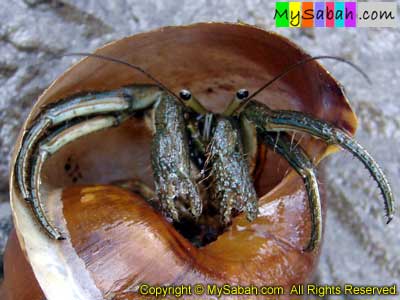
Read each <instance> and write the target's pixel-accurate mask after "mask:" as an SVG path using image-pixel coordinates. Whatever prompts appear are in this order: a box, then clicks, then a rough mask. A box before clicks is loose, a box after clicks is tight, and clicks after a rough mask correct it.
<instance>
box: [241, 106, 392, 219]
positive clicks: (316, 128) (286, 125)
mask: <svg viewBox="0 0 400 300" xmlns="http://www.w3.org/2000/svg"><path fill="white" fill-rule="evenodd" d="M242 113H243V114H244V115H245V116H246V118H248V119H249V120H250V121H252V122H253V123H254V124H255V125H256V126H257V127H258V128H259V129H260V130H261V131H263V132H268V131H287V130H294V131H300V132H306V133H309V134H311V135H312V136H314V137H317V138H320V139H322V140H323V141H325V142H326V143H328V144H330V145H338V146H340V147H342V148H343V149H345V150H347V151H349V152H351V153H352V154H353V155H354V156H355V157H356V158H357V159H358V160H360V161H361V162H362V163H363V164H364V166H365V167H366V168H367V170H368V171H369V172H370V174H371V176H372V177H373V178H374V180H375V181H376V182H377V183H378V187H379V189H380V191H381V193H382V196H383V199H384V206H385V212H386V217H387V223H389V222H390V221H391V220H392V218H393V214H394V197H393V193H392V191H391V187H390V185H389V182H388V180H387V179H386V176H385V174H384V173H383V171H382V170H381V168H380V167H379V165H378V164H377V163H376V162H375V160H374V159H373V158H372V156H371V155H370V154H369V153H368V152H367V151H366V150H365V149H364V148H363V147H362V146H361V145H360V144H358V143H357V142H356V141H355V140H354V139H353V138H351V137H350V136H349V135H348V134H346V133H345V132H344V131H342V130H340V129H339V128H336V127H334V126H333V125H331V124H329V123H327V122H324V121H321V120H318V119H315V118H313V117H311V116H309V115H307V114H304V113H302V112H297V111H287V110H271V109H270V108H268V107H267V106H265V105H262V104H260V103H258V102H255V101H250V102H249V103H248V104H247V105H246V107H245V108H244V109H243V111H242Z"/></svg>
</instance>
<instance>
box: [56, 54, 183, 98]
mask: <svg viewBox="0 0 400 300" xmlns="http://www.w3.org/2000/svg"><path fill="white" fill-rule="evenodd" d="M62 56H85V57H94V58H98V59H103V60H107V61H110V62H113V63H116V64H120V65H124V66H127V67H129V68H131V69H134V70H136V71H139V72H140V73H142V74H144V75H145V76H146V77H147V78H149V79H150V80H152V81H154V82H155V83H156V84H157V85H158V86H159V87H160V88H161V89H163V90H164V91H166V92H168V94H170V95H171V96H174V97H175V98H177V99H178V101H179V102H181V104H184V103H183V101H182V99H181V98H180V97H179V96H178V95H176V94H175V93H174V92H173V91H171V90H170V89H169V88H167V87H166V86H165V85H164V84H163V83H162V82H161V81H160V80H158V79H157V78H155V77H154V76H153V75H151V74H150V73H149V72H147V71H146V70H144V69H143V68H141V67H139V66H137V65H134V64H131V63H128V62H126V61H123V60H120V59H118V58H114V57H110V56H105V55H101V54H93V53H86V52H72V53H67V54H63V55H62Z"/></svg>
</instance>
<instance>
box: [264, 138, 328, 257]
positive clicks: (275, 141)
mask: <svg viewBox="0 0 400 300" xmlns="http://www.w3.org/2000/svg"><path fill="white" fill-rule="evenodd" d="M258 137H259V138H260V139H261V141H262V142H263V143H265V144H267V145H270V146H271V147H272V148H273V149H274V151H276V152H277V153H278V154H280V155H282V156H283V157H284V158H285V159H286V161H287V162H288V163H289V164H290V166H291V167H292V168H293V169H294V170H296V172H297V173H298V174H299V175H300V177H301V178H302V179H303V181H304V185H305V187H306V190H307V194H308V203H309V208H310V215H311V237H310V240H309V242H308V244H307V246H306V247H305V248H304V251H313V250H315V249H318V248H319V245H320V243H321V236H322V215H321V199H320V194H319V188H318V181H317V176H316V171H315V167H314V165H313V163H312V161H311V159H310V158H309V157H308V156H307V154H306V153H305V152H304V150H303V149H302V148H301V147H300V146H299V145H297V146H296V147H292V141H291V139H290V138H289V136H288V134H286V133H280V134H279V137H278V135H277V134H276V133H274V132H261V131H260V130H258Z"/></svg>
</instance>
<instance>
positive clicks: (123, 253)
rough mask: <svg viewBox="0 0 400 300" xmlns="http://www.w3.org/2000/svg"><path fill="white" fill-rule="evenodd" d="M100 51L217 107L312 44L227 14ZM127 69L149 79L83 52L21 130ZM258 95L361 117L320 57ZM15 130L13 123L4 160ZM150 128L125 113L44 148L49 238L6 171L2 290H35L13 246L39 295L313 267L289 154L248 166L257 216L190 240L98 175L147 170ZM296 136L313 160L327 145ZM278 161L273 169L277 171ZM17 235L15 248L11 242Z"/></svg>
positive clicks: (269, 281) (250, 277)
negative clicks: (58, 237) (200, 241)
mask: <svg viewBox="0 0 400 300" xmlns="http://www.w3.org/2000/svg"><path fill="white" fill-rule="evenodd" d="M95 53H97V54H102V55H107V56H111V57H115V58H119V59H121V60H124V61H127V62H130V63H134V64H137V65H140V66H141V67H142V68H143V69H145V70H147V71H148V72H150V73H151V74H153V75H154V76H156V77H157V78H159V79H160V80H162V81H163V83H164V84H165V85H166V86H168V87H169V88H170V89H172V90H173V91H174V92H178V91H179V90H180V89H182V88H187V89H189V90H191V91H192V93H193V95H196V97H197V98H198V99H199V100H200V101H201V102H202V103H203V105H204V106H205V107H206V108H208V109H210V110H212V111H214V112H221V111H223V109H224V108H225V107H226V105H227V104H228V102H229V101H230V100H231V98H232V97H233V95H234V93H235V91H236V90H238V89H239V88H246V89H248V90H250V91H253V90H255V89H257V88H258V87H260V86H261V85H262V84H264V83H265V82H266V81H268V80H269V79H271V78H273V77H274V76H276V75H278V74H279V73H280V72H282V71H283V70H284V69H285V68H286V67H287V66H289V65H292V64H294V63H296V62H298V61H300V60H302V59H304V58H305V57H307V54H305V53H304V52H303V51H302V50H301V49H299V48H298V47H297V46H296V45H294V44H293V43H291V42H290V41H288V40H287V39H285V38H283V37H281V36H279V35H277V34H274V33H270V32H267V31H264V30H261V29H258V28H256V27H252V26H248V25H239V24H226V23H200V24H194V25H190V26H180V27H165V28H161V29H158V30H155V31H151V32H147V33H142V34H138V35H134V36H131V37H127V38H124V39H122V40H119V41H116V42H113V43H110V44H108V45H106V46H104V47H102V48H100V49H98V50H97V51H96V52H95ZM132 83H152V82H150V81H149V80H148V79H147V78H145V77H144V76H143V75H142V74H140V73H136V72H134V71H132V70H130V69H127V68H126V67H125V66H122V65H118V64H113V63H110V62H107V61H103V60H98V59H94V58H85V59H83V60H81V61H80V62H79V63H77V64H75V65H74V66H73V67H71V68H70V69H69V70H67V71H66V72H65V73H64V74H63V75H61V76H60V77H59V78H58V79H57V80H56V81H55V82H54V83H53V84H52V85H51V86H50V87H49V88H48V89H47V90H46V91H45V92H44V93H43V94H42V95H41V97H40V98H39V100H38V101H37V103H36V104H35V106H34V107H33V109H32V112H31V113H30V115H29V117H28V119H27V120H26V122H25V124H24V127H23V130H26V129H27V128H29V127H30V126H31V125H32V123H33V121H34V119H35V117H37V116H38V115H39V114H40V112H41V110H42V109H43V107H44V106H45V105H48V104H50V103H56V102H57V101H58V100H60V99H62V98H65V97H67V96H71V95H74V94H77V93H81V92H89V91H102V90H112V89H116V88H119V87H121V86H124V85H129V84H132ZM257 100H258V101H260V102H263V103H265V104H267V105H269V106H270V107H271V108H273V109H277V108H280V109H292V110H299V111H304V112H308V113H310V114H312V115H313V116H315V117H317V118H320V119H323V120H326V121H329V122H331V123H333V124H334V125H336V126H337V127H339V128H341V129H343V130H346V131H347V132H348V133H350V134H353V133H354V131H355V129H356V123H357V121H356V117H355V115H354V114H353V112H352V110H351V108H350V106H349V104H348V102H347V100H346V98H345V96H344V94H343V91H342V89H341V88H340V86H339V85H338V83H337V82H336V81H335V80H334V79H333V78H332V77H331V76H330V75H329V73H328V72H327V71H326V70H325V69H324V68H323V67H321V66H320V65H319V64H318V63H316V62H311V63H308V64H306V65H304V66H303V67H301V68H299V69H298V70H296V71H293V72H291V73H290V74H288V75H287V76H285V77H284V78H282V79H281V80H279V81H278V82H276V83H275V84H274V85H273V86H271V87H270V88H268V89H267V90H265V91H263V92H262V93H261V94H260V95H259V96H258V97H257ZM21 138H22V132H21V134H20V135H19V138H18V141H17V144H16V147H15V152H14V160H13V162H15V156H16V153H17V152H18V150H19V147H20V144H21ZM150 141H151V132H150V131H149V130H148V128H147V127H146V125H145V124H144V122H139V121H137V120H136V119H132V120H130V121H128V122H127V123H125V124H123V125H122V126H120V127H118V128H113V129H109V130H106V131H103V132H99V133H95V134H92V135H90V136H89V137H87V138H84V139H80V140H77V141H75V142H73V143H72V144H70V145H68V146H66V147H65V148H63V149H62V150H61V151H59V152H58V153H57V154H56V155H54V156H53V157H52V158H50V159H49V160H48V162H47V163H46V165H45V167H44V170H43V173H42V174H43V176H42V191H41V192H42V195H43V196H42V198H43V199H46V203H45V206H46V207H47V211H48V214H49V216H50V219H51V220H54V223H55V225H56V226H57V227H58V228H60V229H61V231H62V232H63V234H64V235H65V236H66V237H67V240H66V241H61V242H58V241H54V240H50V239H49V238H48V237H47V236H46V235H45V234H44V232H43V231H42V230H41V229H40V227H39V225H38V224H37V223H36V221H35V220H34V218H33V216H32V213H31V211H30V209H29V207H28V206H27V205H26V203H25V201H24V200H23V199H22V197H21V195H20V194H19V192H18V188H17V186H16V182H15V178H14V174H13V172H11V177H10V178H11V179H10V186H11V203H12V211H13V217H14V224H15V231H16V234H17V236H18V241H19V245H18V243H17V242H16V239H15V238H12V239H10V241H11V242H10V245H9V247H8V250H7V251H8V252H7V253H8V254H7V256H6V260H7V261H6V268H5V282H4V284H3V287H2V290H1V292H0V295H2V296H3V298H4V299H20V300H23V299H34V298H32V297H31V296H32V295H30V296H29V297H28V296H26V297H25V298H24V297H23V296H16V295H17V294H16V293H17V292H16V291H15V288H16V287H15V285H16V281H12V280H11V279H9V278H8V276H9V275H8V274H9V272H10V270H9V269H10V267H8V266H10V264H9V260H15V261H19V262H21V265H24V269H22V270H21V271H20V272H21V274H25V275H26V276H27V277H22V275H21V276H20V279H17V280H18V289H21V288H22V289H23V287H24V286H25V285H28V284H30V285H34V283H32V282H31V281H30V280H37V283H38V284H37V285H35V286H36V288H39V287H40V289H41V291H42V292H43V294H44V295H45V296H46V298H47V299H48V300H52V299H57V300H60V299H74V300H78V299H136V297H138V295H137V294H134V293H133V292H134V287H135V286H136V285H137V284H138V283H140V282H146V283H148V284H153V285H163V284H168V285H170V284H174V285H179V284H195V283H216V284H224V283H232V284H241V285H248V284H255V285H280V286H286V287H287V286H290V285H292V284H297V283H304V282H307V281H309V280H310V279H311V276H312V273H313V270H314V269H315V266H316V264H317V261H318V254H319V253H318V251H315V252H311V253H305V252H303V251H302V248H303V247H304V245H305V244H306V243H307V240H308V238H309V235H310V221H309V219H310V217H309V212H308V204H307V203H308V202H307V196H306V193H305V190H304V186H303V183H302V181H301V179H300V178H299V177H298V176H297V174H296V173H294V171H290V172H289V174H288V175H286V176H285V173H286V170H287V168H288V167H287V163H286V162H284V161H283V160H282V159H280V158H279V159H278V157H277V159H268V158H267V160H266V165H265V166H262V168H263V171H262V172H259V173H260V176H259V177H258V178H257V180H256V188H257V192H258V194H259V195H260V196H262V197H261V198H260V204H259V205H260V215H259V217H258V218H257V219H256V221H254V222H253V223H248V222H247V221H246V219H245V217H244V216H242V215H240V216H238V217H236V218H235V219H234V221H233V224H232V226H231V227H229V228H228V230H227V232H225V233H224V234H222V235H220V236H219V238H218V240H217V241H215V242H213V243H211V244H208V245H207V246H205V247H203V248H200V249H198V248H196V247H194V246H193V245H192V244H190V243H189V242H188V241H187V240H185V239H184V238H183V237H182V236H181V235H180V234H179V233H178V232H177V231H176V230H175V229H174V228H173V227H172V226H171V225H170V224H169V223H168V222H167V221H166V220H165V219H164V218H163V217H162V216H161V215H160V214H159V213H157V212H155V211H154V210H153V209H152V208H151V207H150V206H149V205H148V204H147V203H145V202H144V200H142V199H140V197H138V196H137V195H134V194H131V193H129V192H127V191H125V190H122V189H119V188H116V187H113V186H110V185H107V184H108V183H111V182H113V181H116V180H121V179H129V178H139V179H141V180H143V181H144V182H146V183H147V184H150V185H152V184H153V183H152V175H151V169H150V155H149V153H150V151H149V147H150ZM302 146H303V147H304V148H305V149H306V150H307V152H308V154H309V155H310V156H311V157H312V158H313V159H314V161H315V162H317V161H319V160H320V159H321V158H322V157H323V156H325V155H326V154H328V152H329V150H330V149H328V148H327V146H326V145H325V144H324V143H322V142H320V141H317V140H315V139H312V138H308V137H307V138H304V139H303V141H302ZM332 149H333V148H332ZM269 155H271V156H272V155H275V154H273V153H271V152H269ZM66 161H69V162H72V163H73V164H75V165H78V166H79V168H80V170H81V171H82V175H83V178H82V180H81V181H79V182H78V183H77V184H73V183H72V182H71V178H70V177H69V176H68V174H66V172H65V171H64V165H65V163H66ZM278 164H280V166H281V167H280V168H279V170H280V171H279V172H278V171H276V172H275V169H277V168H276V165H278ZM269 170H274V172H275V173H273V174H271V171H269ZM323 207H325V205H324V203H323ZM19 247H20V248H21V249H22V252H21V251H20V252H18V250H17V249H18V248H19ZM21 253H24V255H25V258H21ZM25 259H26V260H25ZM30 269H31V270H32V271H33V274H34V276H32V275H33V274H32V273H30V272H31V271H30ZM27 274H28V275H29V274H30V277H29V276H28V275H27ZM14 278H17V277H14ZM22 278H30V279H29V280H28V279H26V280H23V279H22ZM42 296H43V295H38V296H37V297H38V298H35V299H41V298H40V297H42ZM3 298H2V299H3ZM229 298H230V299H232V297H229Z"/></svg>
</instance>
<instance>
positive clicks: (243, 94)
mask: <svg viewBox="0 0 400 300" xmlns="http://www.w3.org/2000/svg"><path fill="white" fill-rule="evenodd" d="M248 96H249V91H248V90H246V89H240V90H238V91H237V92H236V97H237V98H238V99H239V100H243V99H246V98H247V97H248Z"/></svg>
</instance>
